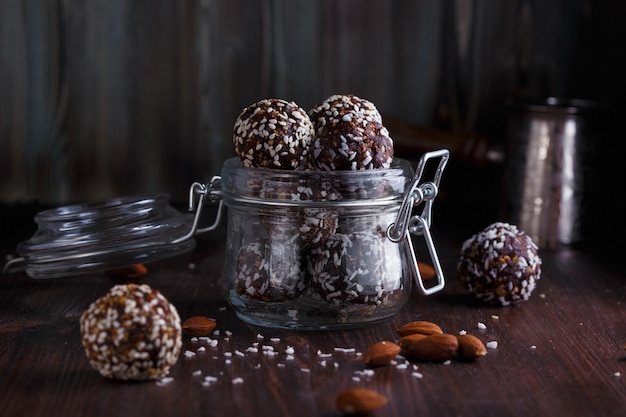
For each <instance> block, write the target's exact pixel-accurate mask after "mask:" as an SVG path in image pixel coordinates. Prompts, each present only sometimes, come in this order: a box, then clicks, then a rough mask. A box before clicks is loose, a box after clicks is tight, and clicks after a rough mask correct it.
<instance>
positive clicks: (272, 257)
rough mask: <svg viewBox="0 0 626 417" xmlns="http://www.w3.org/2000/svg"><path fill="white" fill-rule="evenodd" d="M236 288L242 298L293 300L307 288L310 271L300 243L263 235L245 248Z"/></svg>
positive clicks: (271, 300)
mask: <svg viewBox="0 0 626 417" xmlns="http://www.w3.org/2000/svg"><path fill="white" fill-rule="evenodd" d="M235 289H236V291H237V294H239V296H240V297H242V298H246V299H250V300H256V301H265V302H278V301H286V300H292V299H295V298H297V297H299V296H300V295H301V294H302V292H303V291H304V290H305V289H306V274H305V270H304V268H303V266H302V257H301V254H300V250H299V248H298V246H297V245H293V244H290V242H289V241H284V240H280V239H263V238H259V239H256V240H254V241H251V242H249V243H247V244H245V245H243V246H242V247H241V249H240V250H239V254H238V256H237V271H236V276H235Z"/></svg>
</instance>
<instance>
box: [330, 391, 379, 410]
mask: <svg viewBox="0 0 626 417" xmlns="http://www.w3.org/2000/svg"><path fill="white" fill-rule="evenodd" d="M336 404H337V408H338V409H339V411H341V412H342V413H346V414H366V413H370V412H372V411H375V410H378V409H379V408H381V407H383V406H385V404H387V397H385V396H384V395H382V394H380V393H378V392H376V391H373V390H370V389H367V388H351V389H348V390H345V391H342V392H340V393H339V395H338V396H337V403H336Z"/></svg>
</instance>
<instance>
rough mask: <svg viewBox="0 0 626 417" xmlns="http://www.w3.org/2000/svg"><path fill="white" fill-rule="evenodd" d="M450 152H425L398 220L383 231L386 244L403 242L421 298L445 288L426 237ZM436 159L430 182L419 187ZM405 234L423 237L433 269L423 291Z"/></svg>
mask: <svg viewBox="0 0 626 417" xmlns="http://www.w3.org/2000/svg"><path fill="white" fill-rule="evenodd" d="M449 157H450V152H449V151H448V150H447V149H442V150H438V151H432V152H427V153H425V154H424V155H422V157H421V158H420V160H419V162H418V165H417V168H416V170H415V176H414V177H413V180H412V181H411V184H410V185H409V188H408V190H407V192H406V194H405V196H404V199H403V201H402V205H401V206H400V211H399V212H398V217H397V218H396V221H395V222H394V223H391V224H390V225H389V227H388V228H387V237H388V238H389V240H391V241H392V242H395V243H402V242H405V241H406V244H405V247H406V248H407V252H408V253H407V255H408V257H409V260H410V267H411V268H412V273H413V277H414V278H415V282H416V284H417V285H418V287H419V289H420V291H421V292H422V293H423V294H425V295H430V294H434V293H436V292H438V291H441V290H442V289H443V287H444V286H445V278H444V275H443V270H442V269H441V264H440V263H439V257H438V256H437V250H436V248H435V244H434V242H433V239H432V236H431V234H430V226H431V223H432V206H433V202H434V200H435V197H437V193H438V192H439V183H440V182H441V176H442V175H443V170H444V169H445V167H446V164H447V163H448V159H449ZM436 159H439V165H438V166H437V169H436V171H435V173H434V178H433V181H427V182H424V183H423V184H420V182H421V181H422V176H423V175H424V170H425V168H426V164H427V163H428V162H429V161H430V160H436ZM422 203H424V207H423V209H422V212H421V213H420V214H416V215H412V213H413V209H414V208H415V207H416V206H419V205H420V204H422ZM409 233H410V234H412V235H415V236H424V240H425V241H426V247H427V248H428V253H429V254H430V258H431V261H432V263H433V268H434V269H435V273H436V278H437V283H436V284H435V285H432V286H429V287H426V285H425V284H424V281H423V279H422V276H421V274H420V271H419V268H418V263H417V256H416V255H415V249H414V248H413V242H412V240H411V237H410V236H409Z"/></svg>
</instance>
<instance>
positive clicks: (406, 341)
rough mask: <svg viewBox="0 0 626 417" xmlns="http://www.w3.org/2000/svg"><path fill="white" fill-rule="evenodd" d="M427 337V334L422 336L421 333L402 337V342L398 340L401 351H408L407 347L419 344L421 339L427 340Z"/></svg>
mask: <svg viewBox="0 0 626 417" xmlns="http://www.w3.org/2000/svg"><path fill="white" fill-rule="evenodd" d="M425 337H426V335H425V334H421V333H415V334H410V335H407V336H402V337H401V338H400V340H398V345H400V350H405V351H406V347H407V346H409V345H411V344H413V343H415V342H417V341H418V340H420V339H423V338H425Z"/></svg>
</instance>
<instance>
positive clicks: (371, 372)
mask: <svg viewBox="0 0 626 417" xmlns="http://www.w3.org/2000/svg"><path fill="white" fill-rule="evenodd" d="M354 374H355V375H359V376H365V377H372V376H374V370H373V369H363V370H362V371H354Z"/></svg>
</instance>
